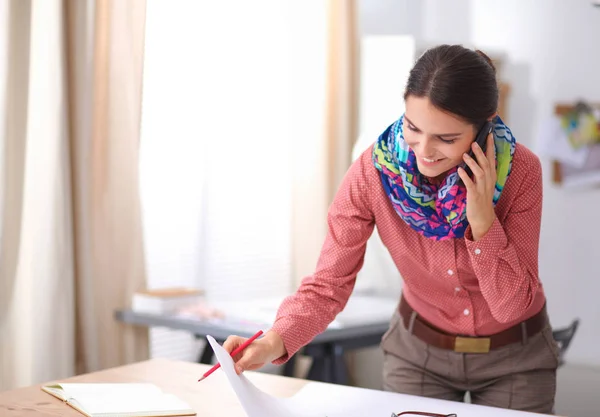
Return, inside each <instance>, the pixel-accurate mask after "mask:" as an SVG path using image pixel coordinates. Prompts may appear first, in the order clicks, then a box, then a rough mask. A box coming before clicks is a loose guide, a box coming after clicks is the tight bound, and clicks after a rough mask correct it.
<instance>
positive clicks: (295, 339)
mask: <svg viewBox="0 0 600 417" xmlns="http://www.w3.org/2000/svg"><path fill="white" fill-rule="evenodd" d="M298 327H299V326H297V325H296V326H294V324H293V323H292V320H288V319H287V318H286V317H283V318H281V319H279V320H277V321H276V322H275V323H274V324H273V326H272V327H271V330H272V331H274V332H275V333H277V334H278V335H279V336H280V337H281V339H282V340H283V345H284V346H285V350H286V354H285V355H283V356H281V357H279V358H277V359H275V360H274V361H273V362H272V363H273V365H282V364H284V363H286V362H287V361H289V360H290V358H291V357H292V356H294V355H295V354H296V352H298V351H299V350H300V349H301V348H302V346H303V343H302V340H303V338H302V335H301V334H298V331H299V329H298Z"/></svg>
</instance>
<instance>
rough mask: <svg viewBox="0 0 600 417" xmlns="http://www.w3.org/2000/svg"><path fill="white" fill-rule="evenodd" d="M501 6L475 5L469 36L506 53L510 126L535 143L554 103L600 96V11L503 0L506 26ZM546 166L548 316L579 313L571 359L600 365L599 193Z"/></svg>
mask: <svg viewBox="0 0 600 417" xmlns="http://www.w3.org/2000/svg"><path fill="white" fill-rule="evenodd" d="M497 9H498V3H497V2H494V1H492V0H478V1H472V2H471V14H472V20H471V35H472V40H473V42H474V43H475V44H477V45H478V46H479V47H482V48H487V47H490V48H502V49H504V50H505V51H506V52H507V55H508V58H509V60H510V65H509V66H508V67H507V68H506V70H507V71H506V78H507V80H508V81H509V82H510V83H511V84H512V85H513V88H515V91H514V94H513V95H512V98H511V101H510V109H511V110H510V113H509V114H510V123H511V125H513V126H514V127H515V130H516V134H518V135H519V136H518V137H517V138H518V139H519V140H520V141H521V142H522V143H525V144H527V145H534V141H535V140H534V139H535V137H536V135H537V131H538V129H539V126H540V123H541V122H542V121H543V120H544V119H545V118H547V117H548V116H549V115H550V114H551V112H552V109H553V105H554V103H556V102H557V101H567V102H569V101H574V100H577V99H578V98H583V99H588V100H590V101H600V9H598V8H593V7H592V6H591V4H590V1H589V0H570V1H563V0H530V1H526V2H523V1H518V0H510V1H504V2H502V11H501V13H502V15H504V16H507V18H506V17H505V18H503V19H502V25H501V29H500V28H498V27H497V26H495V25H493V24H492V19H491V17H493V16H495V15H498V13H499V12H498V10H497ZM544 168H545V169H544V176H545V180H546V181H545V186H544V192H545V196H544V208H543V214H542V217H543V220H542V237H541V248H540V278H541V280H542V282H543V283H544V286H545V289H546V293H547V296H548V308H549V311H550V316H551V319H552V322H553V324H554V325H555V326H562V325H566V324H568V323H569V322H570V321H571V320H572V319H573V318H574V317H580V318H581V327H580V329H579V331H578V334H577V335H576V337H575V339H574V341H573V345H572V347H571V348H570V352H569V357H568V360H569V361H570V362H571V363H580V364H589V365H596V366H600V348H598V346H599V345H600V332H599V327H598V324H597V323H598V322H600V304H599V303H598V301H597V294H599V293H600V280H599V279H598V278H600V273H599V264H598V261H597V260H598V257H599V256H600V242H599V240H598V236H600V224H599V223H598V222H597V221H594V220H595V219H593V217H592V216H594V215H595V214H596V213H597V207H598V205H599V204H600V191H598V190H591V189H586V190H582V191H574V190H573V191H570V190H565V189H561V188H557V187H555V186H554V185H552V184H551V183H550V181H549V179H550V177H551V171H550V169H549V168H550V167H549V164H548V163H547V161H546V164H545V166H544Z"/></svg>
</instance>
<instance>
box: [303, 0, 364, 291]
mask: <svg viewBox="0 0 600 417" xmlns="http://www.w3.org/2000/svg"><path fill="white" fill-rule="evenodd" d="M324 7H325V10H324V13H325V14H324V19H323V23H324V26H325V27H324V29H325V30H324V31H323V32H322V33H323V39H315V41H316V42H322V43H324V44H325V45H326V48H325V51H324V57H325V59H324V66H323V69H322V70H323V77H324V87H325V96H324V97H321V95H320V93H319V92H317V93H316V94H315V95H314V97H312V99H311V98H309V99H308V103H309V104H308V105H309V106H322V107H321V108H320V109H319V111H320V117H321V119H320V120H318V121H316V120H305V119H304V118H301V120H300V121H299V122H298V123H305V124H316V125H318V128H317V129H316V130H315V131H314V133H316V135H317V138H316V139H313V140H307V137H306V136H304V137H299V138H298V142H299V143H298V144H297V145H296V146H295V147H294V155H293V165H294V167H293V169H294V184H293V191H292V192H293V200H292V201H293V216H292V218H293V263H294V267H293V268H294V280H295V283H296V284H299V283H300V281H301V280H302V278H304V277H305V276H306V275H308V274H311V273H312V272H313V271H314V268H315V265H316V262H317V259H318V256H319V252H320V250H321V246H322V244H323V240H324V239H325V235H326V232H327V210H328V207H329V205H330V204H331V202H332V201H333V197H334V195H335V193H336V191H337V188H338V187H339V185H340V183H341V181H342V179H343V177H344V174H345V173H346V171H347V170H348V168H349V166H350V163H351V159H352V147H353V144H354V142H355V141H356V139H357V136H358V100H359V97H358V91H359V45H360V43H359V33H358V23H357V19H358V16H357V4H356V1H355V0H347V1H346V0H327V1H326V2H324ZM309 18H310V19H311V22H310V25H309V26H312V27H314V25H315V21H318V19H315V17H314V15H311V16H310V17H309ZM313 39H314V38H313ZM306 42H309V41H306ZM305 47H306V48H307V49H310V48H309V47H308V46H305ZM314 50H315V51H318V50H319V48H318V47H317V46H316V45H315V48H314ZM307 59H315V60H318V59H319V57H316V56H314V57H310V56H308V57H307ZM311 133H313V132H308V135H310V134H311ZM299 148H302V149H299Z"/></svg>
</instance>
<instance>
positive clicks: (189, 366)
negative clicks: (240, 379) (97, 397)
mask: <svg viewBox="0 0 600 417" xmlns="http://www.w3.org/2000/svg"><path fill="white" fill-rule="evenodd" d="M209 368H210V367H209V366H208V365H203V364H195V363H188V362H178V361H170V360H166V359H153V360H150V361H145V362H140V363H136V364H132V365H127V366H123V367H119V368H113V369H108V370H105V371H100V372H94V373H90V374H86V375H80V376H76V377H73V378H68V379H66V380H63V381H61V382H151V383H153V384H156V385H157V386H159V387H160V388H162V389H163V390H164V391H166V392H170V393H172V394H175V395H177V396H178V397H180V398H181V399H182V400H184V401H186V402H187V403H188V404H190V406H191V407H192V408H193V409H194V410H196V412H197V413H198V416H202V417H213V416H214V417H217V416H218V417H225V416H227V417H244V416H245V415H246V414H245V413H244V410H243V409H242V406H241V405H240V404H239V402H238V400H237V398H236V396H235V394H234V392H233V390H232V389H231V387H230V385H229V382H228V381H227V379H226V378H225V374H224V373H223V372H218V371H217V372H215V373H213V374H212V375H211V376H210V377H209V379H206V380H205V381H202V383H199V382H196V381H197V380H198V378H199V377H200V376H202V374H203V373H204V372H206V370H208V369H209ZM246 375H247V377H248V378H249V379H250V380H251V381H252V382H253V383H254V384H255V385H256V386H258V387H259V388H261V389H263V390H265V391H268V392H269V393H270V394H272V395H277V396H286V397H287V396H291V395H293V394H295V393H296V392H297V391H298V390H299V389H300V388H301V387H302V386H304V384H306V383H307V381H306V380H302V379H294V378H287V377H283V376H278V375H270V374H263V373H257V372H248V373H246ZM0 416H2V417H34V416H35V417H39V416H44V417H50V416H52V417H57V416H61V417H82V414H80V413H79V412H77V411H75V410H74V409H72V408H71V407H69V406H68V405H66V404H64V403H63V402H62V401H60V400H58V399H57V398H54V397H52V396H51V395H49V394H47V393H45V392H44V391H42V390H41V389H40V385H36V386H32V387H28V388H21V389H16V390H12V391H5V392H0Z"/></svg>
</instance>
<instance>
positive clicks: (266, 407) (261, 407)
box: [207, 336, 539, 417]
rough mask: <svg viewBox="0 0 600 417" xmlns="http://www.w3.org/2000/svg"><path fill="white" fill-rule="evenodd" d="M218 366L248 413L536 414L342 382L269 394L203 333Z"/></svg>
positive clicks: (359, 416)
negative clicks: (288, 393) (238, 370)
mask: <svg viewBox="0 0 600 417" xmlns="http://www.w3.org/2000/svg"><path fill="white" fill-rule="evenodd" d="M207 338H208V341H209V343H210V345H211V346H212V348H213V350H214V352H215V355H216V357H217V360H218V361H219V363H220V364H221V369H222V370H223V372H225V375H226V376H227V380H228V381H229V383H230V384H231V387H232V388H233V391H234V392H235V394H236V396H237V398H238V399H239V401H240V403H241V404H242V407H243V408H244V411H245V412H246V414H247V415H248V417H389V416H390V415H391V414H392V412H396V413H399V412H402V411H426V412H430V413H439V414H450V413H456V414H457V415H458V417H536V416H539V414H533V413H525V412H521V411H512V410H504V409H500V408H492V407H484V406H477V405H472V404H464V403H457V402H452V401H443V400H435V399H431V398H425V397H417V396H412V395H404V394H396V393H391V392H383V391H377V390H370V389H364V388H356V387H348V386H343V385H333V384H323V383H318V382H309V383H307V384H306V386H304V388H302V389H301V390H300V391H299V392H298V393H296V395H294V396H293V397H290V398H277V397H273V396H271V395H269V394H267V393H265V392H263V391H261V390H260V389H258V388H257V387H256V386H255V385H254V384H252V382H250V380H248V378H246V376H245V375H244V374H242V375H237V374H236V373H235V369H234V365H233V359H232V358H231V356H230V355H229V354H228V353H227V351H225V349H223V348H222V347H221V346H220V345H219V344H218V343H217V342H216V341H215V339H214V338H213V337H212V336H207Z"/></svg>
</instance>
